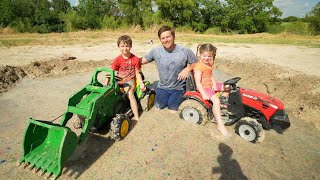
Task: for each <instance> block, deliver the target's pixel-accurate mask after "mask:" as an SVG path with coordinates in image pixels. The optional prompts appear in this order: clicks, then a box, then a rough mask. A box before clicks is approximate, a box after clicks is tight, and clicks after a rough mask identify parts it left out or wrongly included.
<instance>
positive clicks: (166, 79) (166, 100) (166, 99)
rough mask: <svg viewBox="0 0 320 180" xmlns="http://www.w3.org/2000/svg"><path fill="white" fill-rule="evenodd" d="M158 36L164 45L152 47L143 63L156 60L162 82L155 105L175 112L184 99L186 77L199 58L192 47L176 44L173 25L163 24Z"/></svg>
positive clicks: (159, 85) (142, 60)
mask: <svg viewBox="0 0 320 180" xmlns="http://www.w3.org/2000/svg"><path fill="white" fill-rule="evenodd" d="M158 37H159V39H160V42H161V44H162V46H160V47H156V48H154V49H152V50H151V51H150V52H149V53H147V54H146V55H145V56H144V57H142V59H141V63H142V64H146V63H149V62H152V61H155V62H156V64H157V68H158V73H159V77H160V82H159V84H158V87H157V93H156V99H155V106H156V108H158V109H164V108H166V107H168V109H169V110H170V112H172V113H175V112H177V111H178V108H179V106H180V104H181V103H182V101H183V94H184V92H185V86H186V82H185V79H186V78H187V76H188V74H189V72H190V71H192V70H193V67H194V65H195V64H194V63H196V62H197V58H196V56H195V54H194V53H193V52H192V50H191V49H189V48H186V47H183V46H180V45H177V44H175V42H174V40H175V32H174V29H172V28H171V27H168V26H162V27H161V28H160V29H159V31H158ZM188 64H189V66H188Z"/></svg>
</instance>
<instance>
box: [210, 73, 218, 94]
mask: <svg viewBox="0 0 320 180" xmlns="http://www.w3.org/2000/svg"><path fill="white" fill-rule="evenodd" d="M211 81H212V89H213V90H215V91H216V90H217V84H216V81H215V80H214V78H213V77H212V76H211Z"/></svg>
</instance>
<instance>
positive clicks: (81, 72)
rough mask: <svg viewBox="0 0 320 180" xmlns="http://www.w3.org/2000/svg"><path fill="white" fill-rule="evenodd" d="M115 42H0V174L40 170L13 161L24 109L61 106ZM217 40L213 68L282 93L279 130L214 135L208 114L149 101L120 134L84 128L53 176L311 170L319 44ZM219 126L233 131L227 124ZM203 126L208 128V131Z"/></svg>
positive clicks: (264, 174) (265, 174)
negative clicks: (83, 136)
mask: <svg viewBox="0 0 320 180" xmlns="http://www.w3.org/2000/svg"><path fill="white" fill-rule="evenodd" d="M157 45H159V44H158V43H155V44H152V45H151V44H145V43H136V44H134V47H133V53H135V54H136V55H138V56H142V55H144V54H145V53H146V52H148V51H149V50H150V49H151V48H152V47H155V46H157ZM114 46H115V45H114V44H111V43H106V44H99V45H94V46H93V45H90V46H87V45H79V46H54V47H49V46H32V47H29V46H23V47H11V48H0V80H1V81H0V93H1V95H0V115H1V118H0V121H1V126H0V130H1V135H0V137H1V138H0V144H1V146H0V172H1V173H0V177H1V179H4V178H7V179H39V177H38V176H37V175H34V174H32V173H30V172H27V171H26V170H23V169H21V168H17V166H16V162H17V161H18V160H19V159H20V158H21V153H22V147H21V142H22V139H23V135H24V130H25V128H26V126H27V122H28V118H29V117H34V118H36V119H45V120H52V119H54V118H56V117H58V116H59V115H60V114H62V113H63V112H64V111H65V108H66V105H67V101H68V98H69V97H70V96H71V95H72V94H73V93H75V92H77V91H78V90H79V89H80V88H81V87H83V86H84V85H85V84H87V83H88V82H89V80H90V76H91V73H92V71H93V70H94V69H95V68H96V67H101V66H106V65H108V64H109V63H110V61H111V59H113V58H114V57H115V56H116V55H117V54H118V50H117V49H115V48H114ZM216 46H217V47H218V59H217V62H216V67H217V69H218V71H217V73H215V76H216V78H217V79H219V80H220V81H224V80H226V79H228V78H229V77H234V76H240V77H242V80H241V81H240V85H241V86H244V87H248V88H251V89H255V90H258V91H261V92H264V93H266V94H269V95H271V96H274V97H277V98H279V99H280V100H282V101H283V102H284V104H285V107H286V110H287V112H288V113H289V117H290V120H291V123H292V125H291V127H290V128H289V129H288V130H287V131H285V132H284V134H278V133H276V132H275V131H274V130H270V131H267V132H266V138H265V140H264V142H262V143H260V144H252V143H248V142H245V141H244V140H242V139H241V138H240V137H238V136H237V135H236V134H234V136H233V137H232V138H231V139H230V140H223V139H221V138H220V137H219V135H218V133H217V131H216V129H215V128H216V125H215V124H211V123H208V124H206V125H205V126H198V125H194V124H190V123H186V122H184V121H182V120H181V119H180V118H179V117H178V115H175V116H172V115H171V114H168V112H167V110H163V111H156V110H154V109H152V110H151V111H150V112H144V113H143V114H142V116H141V120H140V121H139V122H138V123H134V126H133V127H132V129H131V131H130V133H129V134H128V136H127V137H126V138H125V139H124V140H123V141H120V142H114V141H113V140H111V139H110V138H109V135H108V133H102V134H90V135H89V137H88V141H87V143H86V148H85V152H83V154H82V156H81V158H78V159H74V160H70V161H68V162H67V163H66V165H65V168H64V172H63V174H62V176H61V177H60V179H73V178H79V179H89V178H91V179H129V178H130V179H219V178H221V179H222V178H223V179H235V178H238V179H302V178H303V179H318V178H319V177H318V176H319V174H320V166H319V165H320V163H319V159H320V152H319V148H320V142H319V138H320V133H319V130H320V122H319V117H318V114H319V113H320V112H319V111H320V108H319V106H320V103H319V102H320V96H319V93H320V79H319V76H320V71H319V69H320V63H319V57H318V55H319V54H320V49H317V48H307V47H296V46H280V45H253V44H222V43H220V44H216ZM195 47H196V45H195V44H194V45H192V46H191V48H192V49H195ZM73 57H76V59H74V58H73ZM143 71H144V73H145V76H146V79H147V80H149V81H150V82H156V81H157V80H158V76H157V73H155V72H156V67H155V65H154V64H148V65H146V66H144V67H143ZM228 129H229V130H230V131H231V132H234V127H233V126H230V127H228ZM211 131H213V132H214V133H216V134H217V135H216V136H215V137H214V138H212V137H211V136H210V132H211Z"/></svg>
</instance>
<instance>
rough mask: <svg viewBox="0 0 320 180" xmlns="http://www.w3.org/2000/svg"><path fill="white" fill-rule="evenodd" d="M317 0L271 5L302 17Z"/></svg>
mask: <svg viewBox="0 0 320 180" xmlns="http://www.w3.org/2000/svg"><path fill="white" fill-rule="evenodd" d="M69 2H70V3H71V5H72V6H75V5H77V4H78V0H69ZM318 2H319V0H307V1H303V0H274V1H273V5H274V6H276V7H278V8H279V9H280V11H281V12H282V16H281V17H282V18H286V17H288V16H296V17H300V18H301V17H304V16H305V15H306V14H307V13H308V12H310V11H311V10H312V8H313V7H314V6H315V5H316V4H317V3H318Z"/></svg>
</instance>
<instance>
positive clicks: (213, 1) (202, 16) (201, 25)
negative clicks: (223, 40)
mask: <svg viewBox="0 0 320 180" xmlns="http://www.w3.org/2000/svg"><path fill="white" fill-rule="evenodd" d="M192 17H193V18H192V22H191V26H192V28H193V30H194V31H200V32H204V31H205V30H207V29H209V28H212V27H220V26H221V21H222V19H223V18H224V14H223V6H222V3H221V2H220V1H219V0H199V1H197V2H196V5H195V7H194V9H193V16H192Z"/></svg>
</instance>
